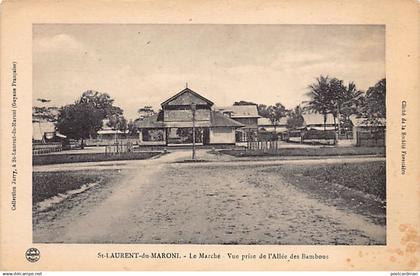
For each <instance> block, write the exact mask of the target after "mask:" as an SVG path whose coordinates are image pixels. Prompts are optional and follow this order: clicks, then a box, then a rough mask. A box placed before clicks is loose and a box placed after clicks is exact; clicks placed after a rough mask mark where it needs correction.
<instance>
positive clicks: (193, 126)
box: [191, 103, 197, 160]
mask: <svg viewBox="0 0 420 276" xmlns="http://www.w3.org/2000/svg"><path fill="white" fill-rule="evenodd" d="M196 108H197V106H196V104H195V103H192V104H191V111H192V140H193V141H192V159H193V160H195V111H196Z"/></svg>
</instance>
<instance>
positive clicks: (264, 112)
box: [257, 103, 287, 131]
mask: <svg viewBox="0 0 420 276" xmlns="http://www.w3.org/2000/svg"><path fill="white" fill-rule="evenodd" d="M257 109H258V115H260V116H261V117H265V118H268V119H269V120H270V122H271V124H272V125H273V126H274V131H276V127H277V124H278V123H279V122H280V119H281V118H283V117H286V115H287V110H286V108H285V107H284V105H282V104H281V103H276V104H275V105H269V106H267V105H264V104H260V105H258V106H257Z"/></svg>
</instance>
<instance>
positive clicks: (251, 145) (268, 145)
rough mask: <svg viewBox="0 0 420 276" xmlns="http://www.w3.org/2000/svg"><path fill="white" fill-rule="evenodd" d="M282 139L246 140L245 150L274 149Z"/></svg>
mask: <svg viewBox="0 0 420 276" xmlns="http://www.w3.org/2000/svg"><path fill="white" fill-rule="evenodd" d="M281 143H282V141H248V143H247V150H252V151H263V152H266V151H267V152H268V151H276V150H277V149H279V148H280V146H279V145H280V144H281Z"/></svg>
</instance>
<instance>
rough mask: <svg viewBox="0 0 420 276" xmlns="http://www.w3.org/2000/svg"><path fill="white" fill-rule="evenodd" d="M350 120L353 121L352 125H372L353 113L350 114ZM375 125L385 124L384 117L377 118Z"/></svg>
mask: <svg viewBox="0 0 420 276" xmlns="http://www.w3.org/2000/svg"><path fill="white" fill-rule="evenodd" d="M350 121H351V122H352V123H353V125H354V126H362V127H363V126H365V127H369V126H373V125H372V124H371V123H370V122H369V121H367V120H366V118H357V117H356V116H355V115H353V116H350ZM377 126H386V119H385V118H381V119H378V120H377Z"/></svg>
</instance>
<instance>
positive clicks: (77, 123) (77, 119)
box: [56, 102, 104, 149]
mask: <svg viewBox="0 0 420 276" xmlns="http://www.w3.org/2000/svg"><path fill="white" fill-rule="evenodd" d="M103 119H104V116H103V113H102V111H101V110H99V109H97V108H95V107H94V106H93V105H92V104H91V103H80V102H79V103H74V104H69V105H66V106H63V107H62V108H61V109H60V114H59V116H58V122H57V125H56V127H57V129H58V130H59V131H60V133H62V134H64V135H66V136H67V137H68V138H71V139H76V140H79V139H81V148H82V149H83V148H84V143H83V140H84V139H87V138H89V137H91V136H95V135H96V132H97V131H98V130H99V129H101V127H102V120H103Z"/></svg>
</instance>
